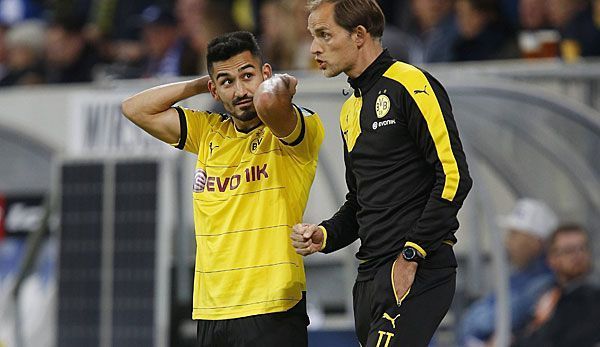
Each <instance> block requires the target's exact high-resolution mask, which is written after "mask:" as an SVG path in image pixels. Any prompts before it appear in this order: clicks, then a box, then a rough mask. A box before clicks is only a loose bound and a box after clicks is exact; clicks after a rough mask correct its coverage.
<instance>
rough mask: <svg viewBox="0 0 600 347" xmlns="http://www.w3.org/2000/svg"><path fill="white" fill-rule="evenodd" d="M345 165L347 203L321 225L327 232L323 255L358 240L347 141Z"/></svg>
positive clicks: (352, 174) (354, 181)
mask: <svg viewBox="0 0 600 347" xmlns="http://www.w3.org/2000/svg"><path fill="white" fill-rule="evenodd" d="M342 138H343V136H342ZM344 164H345V166H346V184H347V186H348V193H347V194H346V202H344V204H343V205H342V207H340V209H339V210H338V211H337V212H336V213H335V214H334V215H333V217H331V218H330V219H328V220H325V221H323V222H321V224H320V225H319V226H321V227H322V228H323V229H324V230H325V232H324V234H325V247H323V249H322V250H321V252H323V253H331V252H334V251H337V250H338V249H341V248H344V247H346V246H348V245H349V244H351V243H352V242H354V241H356V239H358V221H357V219H356V213H357V212H358V200H357V197H356V178H355V177H354V173H353V172H352V164H351V162H350V158H349V154H348V148H347V146H346V141H345V140H344Z"/></svg>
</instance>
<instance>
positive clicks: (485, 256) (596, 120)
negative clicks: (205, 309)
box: [0, 60, 600, 347]
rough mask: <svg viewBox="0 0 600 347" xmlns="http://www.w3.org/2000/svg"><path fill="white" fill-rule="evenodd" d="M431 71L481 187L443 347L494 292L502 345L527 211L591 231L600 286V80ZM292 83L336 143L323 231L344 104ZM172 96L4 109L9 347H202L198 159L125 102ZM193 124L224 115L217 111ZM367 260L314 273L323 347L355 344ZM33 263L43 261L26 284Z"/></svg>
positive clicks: (337, 193)
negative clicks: (513, 223) (196, 307)
mask: <svg viewBox="0 0 600 347" xmlns="http://www.w3.org/2000/svg"><path fill="white" fill-rule="evenodd" d="M428 70H430V71H431V72H432V73H433V74H434V75H435V76H436V77H438V78H439V79H440V80H441V82H442V83H443V84H444V85H445V86H446V87H447V89H448V92H449V94H450V97H451V100H452V102H453V107H454V113H455V116H456V119H457V122H458V126H459V129H460V131H461V137H462V140H463V144H464V146H465V150H466V152H467V155H468V158H469V165H470V167H471V170H472V175H473V177H474V182H475V185H474V190H473V193H472V194H471V195H470V197H469V199H467V201H466V203H465V204H466V205H465V208H463V210H462V211H461V215H460V222H461V229H460V230H459V234H458V239H459V243H458V244H457V245H456V247H455V249H456V252H457V255H458V256H459V263H460V270H459V275H458V276H459V277H458V288H457V294H456V297H455V301H454V304H453V307H452V309H451V311H450V313H449V314H448V315H447V317H446V319H445V320H444V322H443V324H442V326H441V327H440V329H439V331H438V333H437V335H436V339H435V341H434V343H432V345H433V344H435V345H436V346H454V331H453V329H454V325H455V322H456V321H457V319H459V317H460V315H461V312H462V310H463V309H464V308H465V307H466V305H467V304H468V303H470V302H471V301H472V300H473V299H475V298H477V297H479V296H481V295H482V294H483V293H485V292H486V291H488V290H490V289H495V290H497V291H498V293H499V298H500V300H499V306H500V307H501V310H500V311H499V312H500V314H501V317H500V318H502V319H500V320H499V321H498V323H497V324H498V329H499V330H498V331H499V332H500V338H502V333H503V332H504V333H506V327H507V319H508V318H507V317H508V316H509V315H508V312H506V307H507V305H503V301H502V300H507V297H506V277H505V275H506V273H507V268H506V266H507V265H506V264H505V262H504V260H503V256H502V254H501V250H502V247H498V244H499V243H501V242H502V235H501V231H500V230H499V229H498V227H497V226H496V216H497V215H499V214H503V213H505V212H507V211H508V210H509V209H510V207H511V206H512V203H513V201H514V200H516V199H517V198H519V197H523V196H530V197H535V198H539V199H542V200H544V201H546V202H547V203H548V204H549V205H550V206H551V207H552V208H553V209H555V210H556V211H557V212H558V214H559V216H560V217H561V219H562V220H569V221H578V222H581V223H582V224H584V225H586V226H587V227H588V229H589V230H590V232H591V234H592V235H591V238H592V242H593V248H594V250H595V265H596V269H597V270H596V275H597V274H598V269H600V160H599V159H600V157H599V156H598V149H599V148H600V113H599V111H600V62H587V63H583V62H582V63H578V64H572V65H565V64H563V63H560V62H557V61H554V60H553V61H546V62H536V63H527V62H518V63H505V62H495V63H461V64H441V65H432V66H429V67H428ZM294 74H295V75H296V76H298V77H299V78H300V85H299V87H298V94H297V96H296V97H295V102H296V103H298V104H300V105H303V106H306V107H308V108H310V109H314V110H315V111H317V112H318V113H319V114H320V115H321V118H322V120H323V123H324V126H325V128H326V134H327V135H326V138H325V143H324V145H323V147H322V149H321V153H320V162H319V167H318V170H317V176H316V178H315V183H314V185H313V188H312V191H311V196H310V199H309V202H308V209H307V211H306V213H305V220H306V221H310V222H318V221H320V220H322V219H323V218H327V217H328V216H330V215H331V214H332V213H333V212H335V211H336V209H337V207H338V206H339V204H340V203H341V201H342V199H343V196H344V193H345V191H346V187H345V182H344V180H343V178H342V177H343V172H344V171H343V169H344V167H343V161H342V145H341V140H340V136H339V125H338V112H339V108H340V106H341V104H342V102H343V101H344V99H345V96H344V95H343V92H342V91H343V90H344V88H348V86H347V84H346V83H345V81H344V79H343V78H341V77H340V78H337V79H327V80H326V79H324V78H323V77H321V76H320V75H317V74H313V73H311V74H306V73H294ZM163 82H165V81H164V80H134V81H118V82H117V81H110V80H107V81H99V82H98V83H95V84H81V85H72V86H68V87H66V86H61V87H56V86H43V87H34V88H31V87H28V88H8V89H3V90H2V93H0V158H2V159H3V160H1V161H0V346H2V347H9V346H10V347H12V346H16V347H21V346H61V347H62V346H81V345H89V346H101V347H105V346H121V345H125V344H127V346H131V347H133V346H149V345H154V346H157V347H160V346H167V345H169V346H188V345H189V346H191V345H193V341H194V337H195V333H196V329H195V325H194V324H193V322H192V321H191V319H190V317H191V286H192V279H191V276H192V273H193V269H192V266H193V259H194V257H193V255H194V251H195V248H194V243H193V233H192V230H193V220H192V210H191V204H190V202H191V194H190V192H189V190H190V189H189V188H190V186H191V184H190V182H192V175H193V167H194V164H195V159H194V157H193V156H191V155H186V154H179V153H178V152H177V151H175V150H171V149H170V148H168V146H167V145H164V144H161V143H159V142H158V141H156V140H153V139H152V138H150V137H149V136H148V135H146V134H144V133H142V132H141V131H140V130H139V129H137V128H136V127H134V126H133V125H132V124H130V123H128V121H127V120H125V118H124V117H122V116H121V115H120V110H119V105H120V101H121V100H122V99H123V98H125V97H126V96H128V95H130V94H132V93H134V92H137V91H140V90H142V89H144V88H147V87H149V86H152V85H157V84H159V83H163ZM186 106H190V107H194V108H200V109H213V108H214V107H215V106H214V104H213V102H212V101H211V99H210V97H209V96H206V95H204V96H199V97H195V98H192V99H190V100H187V101H186ZM43 201H54V202H56V203H49V204H44V203H43ZM48 209H50V211H49V212H50V218H46V219H45V218H43V215H44V214H45V213H47V210H48ZM58 220H60V223H59V222H58ZM40 223H43V224H45V225H46V226H47V227H44V226H41V225H40ZM48 230H49V236H48V235H47V234H48V233H47V232H45V231H48ZM36 232H37V233H38V234H41V235H42V237H40V236H38V237H37V239H35V238H34V237H33V236H35V235H37V234H36ZM36 240H37V241H39V242H36ZM35 243H37V244H38V246H40V247H37V248H36V247H34V246H35ZM30 249H31V250H35V249H39V251H38V252H29V251H28V250H30ZM356 249H357V248H356V245H353V246H351V247H348V248H346V249H344V250H341V251H338V252H336V253H334V254H332V255H328V256H324V255H321V254H318V255H315V256H311V257H309V258H307V260H306V267H307V281H308V303H309V309H310V312H309V313H310V315H311V320H312V325H311V326H310V329H311V332H310V346H315V347H319V346H328V347H332V346H333V347H335V346H348V345H351V344H352V343H354V342H352V341H355V340H354V336H353V325H352V321H353V320H352V308H351V288H352V284H353V282H354V276H355V272H356V260H355V259H354V253H355V251H356ZM28 255H29V258H30V259H33V260H35V261H32V266H31V269H30V270H27V271H25V270H23V269H25V267H24V266H23V264H24V259H27V258H28ZM92 263H93V264H92ZM24 275H28V276H26V277H25V276H24ZM19 278H23V279H24V281H23V282H22V283H21V285H20V286H19V287H17V288H20V290H15V283H16V282H17V279H19ZM596 279H598V276H596ZM90 288H91V289H90ZM502 293H504V294H502ZM504 302H505V301H504ZM34 303H35V305H34ZM502 305H503V306H502ZM502 307H504V308H502ZM18 313H20V314H18ZM15 319H17V320H16V321H15ZM42 323H43V324H42ZM78 336H79V337H82V339H78ZM506 336H507V335H505V337H506ZM84 340H85V341H84ZM501 341H502V340H501Z"/></svg>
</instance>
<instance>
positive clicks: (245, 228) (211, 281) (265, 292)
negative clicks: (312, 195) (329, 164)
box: [122, 32, 324, 346]
mask: <svg viewBox="0 0 600 347" xmlns="http://www.w3.org/2000/svg"><path fill="white" fill-rule="evenodd" d="M207 67H208V72H209V77H202V78H198V79H195V80H191V81H186V82H179V83H172V84H167V85H162V86H158V87H155V88H151V89H148V90H145V91H143V92H141V93H139V94H137V95H134V96H132V97H130V98H128V99H127V100H125V101H124V102H123V105H122V108H123V113H124V114H125V116H126V117H127V118H129V119H130V120H131V121H132V122H133V123H135V124H136V125H138V126H139V127H140V128H142V129H144V130H145V131H147V132H148V133H150V134H151V135H153V136H155V137H156V138H158V139H160V140H162V141H165V142H167V143H169V144H173V145H174V146H175V147H177V148H179V149H183V150H186V151H188V152H191V153H193V154H195V155H197V156H198V161H197V164H196V171H195V178H194V183H193V192H192V194H193V198H194V202H193V205H194V221H195V234H196V266H195V270H196V271H195V278H194V299H193V313H192V317H193V319H196V320H198V345H199V346H306V345H307V332H306V327H307V325H308V316H307V314H306V302H305V295H304V294H305V290H306V289H305V288H306V284H305V275H304V266H303V262H302V257H301V256H299V255H298V254H296V253H295V252H294V249H293V248H292V246H291V245H290V243H289V235H290V232H291V228H292V226H293V225H294V224H295V223H298V222H299V221H301V219H302V215H303V213H304V208H305V206H306V202H307V199H308V193H309V190H310V186H311V184H312V181H313V178H314V175H315V170H316V165H317V155H318V151H319V147H320V145H321V142H322V140H323V136H324V130H323V125H322V124H321V121H320V120H319V117H318V116H317V115H316V114H314V113H313V112H311V111H309V110H307V109H305V108H302V107H299V106H296V105H294V104H292V97H293V96H294V94H295V92H296V84H297V81H296V79H295V78H293V77H291V76H289V75H274V76H273V75H272V70H271V66H270V65H269V64H266V63H263V62H262V57H261V53H260V49H259V47H258V45H257V43H256V40H255V38H254V36H253V35H252V34H251V33H248V32H235V33H230V34H226V35H223V36H220V37H217V38H215V39H214V40H213V41H211V42H210V44H209V45H208V53H207ZM204 92H210V93H211V95H212V96H213V97H214V99H215V100H217V101H219V102H221V103H222V104H223V106H224V107H225V109H226V110H227V112H228V114H227V115H222V114H217V113H211V112H205V111H197V110H190V109H185V108H182V107H177V106H173V105H174V104H175V103H177V102H179V101H181V100H184V99H187V98H189V97H192V96H194V95H197V94H200V93H204Z"/></svg>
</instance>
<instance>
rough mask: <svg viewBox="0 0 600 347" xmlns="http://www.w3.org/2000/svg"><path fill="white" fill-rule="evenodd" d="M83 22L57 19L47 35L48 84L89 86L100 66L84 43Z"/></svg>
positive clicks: (65, 18)
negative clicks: (86, 84)
mask: <svg viewBox="0 0 600 347" xmlns="http://www.w3.org/2000/svg"><path fill="white" fill-rule="evenodd" d="M84 25H85V21H84V19H81V18H75V17H64V18H56V19H55V20H54V21H53V22H52V23H51V24H50V27H49V28H48V30H47V33H46V63H47V66H46V80H47V82H48V83H76V82H91V81H92V80H93V79H94V78H93V77H94V76H93V73H94V67H95V66H96V65H97V64H98V63H100V59H99V57H98V53H97V51H96V49H95V48H94V47H93V46H92V45H91V44H89V43H88V42H87V40H86V38H85V35H84V32H83V27H84Z"/></svg>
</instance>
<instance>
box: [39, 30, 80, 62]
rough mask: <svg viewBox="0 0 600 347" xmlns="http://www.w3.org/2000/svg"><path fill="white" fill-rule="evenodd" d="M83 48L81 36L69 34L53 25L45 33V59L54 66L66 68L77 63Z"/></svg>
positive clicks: (73, 33) (74, 33)
mask: <svg viewBox="0 0 600 347" xmlns="http://www.w3.org/2000/svg"><path fill="white" fill-rule="evenodd" d="M84 46H85V40H84V38H83V34H81V33H76V32H69V31H67V30H65V29H64V28H62V27H60V26H59V25H53V26H50V28H48V30H47V32H46V59H47V61H48V63H50V64H51V65H56V66H67V65H70V64H72V63H74V62H75V61H77V59H78V57H79V55H80V54H81V51H82V50H83V48H84Z"/></svg>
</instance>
